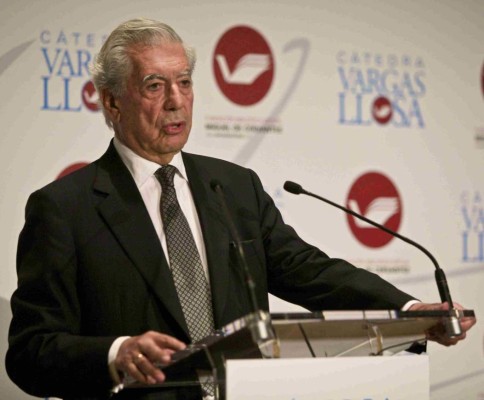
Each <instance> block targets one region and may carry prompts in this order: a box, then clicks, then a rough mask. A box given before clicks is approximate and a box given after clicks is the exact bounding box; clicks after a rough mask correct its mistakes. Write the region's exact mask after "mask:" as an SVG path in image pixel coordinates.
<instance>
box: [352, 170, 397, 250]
mask: <svg viewBox="0 0 484 400" xmlns="http://www.w3.org/2000/svg"><path fill="white" fill-rule="evenodd" d="M346 206H347V207H348V208H349V209H351V210H353V211H355V212H357V213H358V214H361V215H363V216H364V217H366V218H368V219H370V220H372V221H375V222H377V223H379V224H380V225H383V226H384V227H386V228H388V229H391V230H392V231H398V228H399V227H400V222H401V220H402V202H401V200H400V195H399V194H398V191H397V188H396V187H395V185H394V184H393V182H392V181H391V180H390V179H389V178H388V177H386V176H385V175H383V174H381V173H379V172H368V173H366V174H364V175H362V176H360V177H359V178H358V179H357V180H356V181H355V182H354V183H353V184H352V186H351V189H350V191H349V193H348V197H347V200H346ZM347 221H348V224H349V226H350V229H351V232H353V235H354V236H355V237H356V239H357V240H358V241H359V242H360V243H361V244H363V245H365V246H367V247H372V248H378V247H383V246H385V245H386V244H388V243H389V242H390V241H391V240H392V239H393V236H391V235H389V234H388V233H386V232H383V231H382V230H380V229H378V228H376V227H374V226H372V225H370V224H368V223H366V222H364V221H362V220H360V219H358V218H355V217H353V216H352V215H349V214H348V215H347Z"/></svg>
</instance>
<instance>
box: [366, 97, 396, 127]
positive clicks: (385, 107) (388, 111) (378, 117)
mask: <svg viewBox="0 0 484 400" xmlns="http://www.w3.org/2000/svg"><path fill="white" fill-rule="evenodd" d="M371 113H372V115H373V118H374V119H375V121H376V122H378V123H379V124H382V125H384V124H387V123H388V122H389V121H390V120H391V119H392V115H393V108H392V103H391V102H390V100H388V99H387V98H386V97H383V96H381V97H378V98H377V99H376V100H375V101H374V102H373V108H372V110H371Z"/></svg>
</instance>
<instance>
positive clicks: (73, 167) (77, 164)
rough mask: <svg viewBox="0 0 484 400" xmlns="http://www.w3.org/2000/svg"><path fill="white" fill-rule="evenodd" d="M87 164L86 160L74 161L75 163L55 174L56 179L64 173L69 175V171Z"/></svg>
mask: <svg viewBox="0 0 484 400" xmlns="http://www.w3.org/2000/svg"><path fill="white" fill-rule="evenodd" d="M88 164H89V163H87V162H78V163H75V164H71V165H69V166H68V167H66V168H64V169H63V170H62V172H61V173H60V174H59V175H57V178H56V179H60V178H62V177H64V176H66V175H69V174H70V173H72V172H74V171H77V170H78V169H80V168H82V167H85V166H86V165H88Z"/></svg>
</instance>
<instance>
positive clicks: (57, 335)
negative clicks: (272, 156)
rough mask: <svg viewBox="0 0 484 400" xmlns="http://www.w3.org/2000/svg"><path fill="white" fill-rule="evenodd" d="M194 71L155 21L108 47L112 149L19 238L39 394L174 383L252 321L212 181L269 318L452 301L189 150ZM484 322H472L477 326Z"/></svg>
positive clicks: (21, 333)
mask: <svg viewBox="0 0 484 400" xmlns="http://www.w3.org/2000/svg"><path fill="white" fill-rule="evenodd" d="M194 65H195V55H194V52H193V50H192V49H190V48H189V47H187V46H186V45H184V43H183V42H182V40H181V39H180V37H179V36H178V35H177V34H176V33H175V32H174V31H173V30H172V29H171V28H170V27H169V26H167V25H165V24H162V23H159V22H157V21H151V20H146V19H135V20H131V21H128V22H126V23H124V24H121V25H120V26H119V27H117V28H116V29H115V30H114V31H113V32H112V34H111V35H110V36H109V38H108V39H107V41H106V42H105V44H104V45H103V47H102V49H101V52H100V54H99V55H98V57H97V59H96V62H95V64H94V67H93V76H94V82H95V85H96V87H97V90H98V92H99V95H100V98H101V102H102V106H103V112H104V116H105V119H106V122H107V124H108V126H110V127H112V129H113V130H114V139H113V140H112V142H111V144H110V145H109V148H108V150H107V151H106V153H105V154H104V155H103V156H102V157H101V158H99V159H98V160H97V161H95V162H93V163H92V164H90V165H89V166H87V167H85V168H83V169H81V170H79V171H77V172H75V173H73V174H71V175H69V176H67V177H65V178H63V179H61V180H59V181H56V182H53V183H51V184H50V185H47V186H46V187H44V188H42V189H40V190H38V191H36V192H35V193H33V194H32V195H31V197H30V198H29V201H28V204H27V208H26V222H25V226H24V228H23V230H22V232H21V235H20V238H19V245H18V278H19V284H18V289H17V290H16V291H15V293H14V295H13V296H12V310H13V319H12V324H11V327H10V336H9V341H10V342H9V343H10V347H9V350H8V353H7V358H6V364H7V371H8V373H9V376H10V377H11V378H12V380H13V381H14V382H16V383H17V384H18V385H19V386H20V387H21V388H22V389H23V390H25V391H26V392H28V393H30V394H33V395H36V396H56V397H62V398H64V399H68V398H79V399H80V398H86V399H87V398H89V399H94V398H96V399H103V398H107V397H108V396H109V394H110V390H111V389H112V388H113V387H114V386H115V385H116V384H117V383H119V379H120V377H121V376H123V375H126V374H129V375H130V376H131V377H133V378H134V379H136V380H137V381H139V382H142V383H145V384H155V383H160V382H163V380H164V379H165V376H164V374H163V373H162V372H161V371H160V370H159V369H158V368H156V366H155V364H160V363H161V364H168V363H170V361H171V356H172V355H173V353H174V352H176V351H178V350H182V349H184V348H185V346H186V344H187V343H190V342H193V341H198V340H200V339H201V338H203V337H204V336H207V335H209V334H210V333H211V332H213V331H214V329H217V328H219V327H221V326H224V325H225V324H227V323H229V322H231V321H233V320H235V319H237V318H239V317H241V316H244V315H246V314H247V313H249V312H250V310H251V307H250V301H249V300H248V298H247V296H246V294H245V289H244V287H245V286H244V285H245V284H244V277H243V274H242V273H241V271H240V268H239V267H238V265H237V257H236V248H235V246H234V245H233V240H234V238H232V237H231V235H230V233H229V230H228V229H227V227H226V223H225V219H224V215H223V214H222V212H221V204H220V198H219V197H218V196H217V194H216V193H214V191H213V190H212V189H211V187H210V182H211V181H212V180H213V179H216V180H217V181H219V182H221V184H222V185H223V187H224V191H225V195H226V199H227V203H228V206H229V208H230V211H231V213H232V215H233V216H234V219H235V224H236V227H237V230H238V231H239V233H240V235H241V237H242V244H243V246H244V247H245V252H246V254H247V257H248V265H249V267H250V269H251V274H252V276H253V278H254V281H255V284H256V297H257V301H258V303H259V305H260V307H261V308H262V309H266V310H267V309H268V293H272V294H274V295H276V296H279V297H281V298H282V299H285V300H287V301H290V302H293V303H297V304H300V305H302V306H304V307H306V308H307V309H310V310H320V309H370V308H373V309H377V308H378V309H382V308H383V309H401V308H405V309H409V308H412V307H414V308H427V309H428V308H432V309H444V308H445V307H446V305H445V304H443V305H425V304H421V303H418V302H416V301H415V299H414V298H413V297H411V296H409V295H407V294H405V293H403V292H401V291H399V290H398V289H396V288H395V287H393V286H392V285H390V284H389V283H387V282H386V281H384V280H382V279H381V278H379V277H378V276H376V275H374V274H371V273H369V272H367V271H365V270H362V269H358V268H355V267H353V266H352V265H350V264H348V263H346V262H344V261H342V260H337V259H331V258H329V257H328V256H327V255H326V254H324V253H323V252H321V251H320V250H318V249H317V248H315V247H313V246H311V245H309V244H307V243H305V242H304V241H303V240H301V239H300V238H299V237H298V236H297V234H296V233H295V232H294V230H293V229H292V228H291V227H289V226H287V225H285V224H284V222H283V220H282V218H281V215H280V213H279V211H278V210H277V208H276V207H275V205H274V203H273V201H272V199H271V198H270V197H269V196H268V195H267V194H266V193H265V192H264V191H263V189H262V185H261V182H260V181H259V179H258V177H257V175H256V174H255V173H254V172H253V171H251V170H249V169H246V168H242V167H240V166H236V165H234V164H232V163H229V162H225V161H222V160H218V159H214V158H209V157H204V156H198V155H194V154H188V153H185V152H182V149H183V147H184V145H185V143H186V142H187V140H188V136H189V133H190V130H191V126H192V107H193V85H192V72H193V68H194ZM474 322H475V321H474V320H473V319H468V320H463V330H464V332H465V331H466V330H468V329H469V328H470V327H471V326H472V325H473V324H474ZM463 336H464V335H463ZM463 336H462V337H459V338H455V339H447V338H445V337H444V336H438V337H436V339H437V340H439V341H441V342H443V343H444V344H447V345H448V344H454V343H456V342H457V341H458V340H459V339H462V338H463ZM121 396H124V397H127V395H123V391H122V392H121ZM133 396H135V397H133V398H138V397H137V396H138V395H133ZM147 396H152V397H149V398H160V399H170V398H173V399H178V398H180V399H181V398H200V397H201V391H200V390H199V388H196V390H193V389H191V390H188V391H186V392H183V391H180V390H175V391H161V390H156V391H154V392H153V393H148V394H147Z"/></svg>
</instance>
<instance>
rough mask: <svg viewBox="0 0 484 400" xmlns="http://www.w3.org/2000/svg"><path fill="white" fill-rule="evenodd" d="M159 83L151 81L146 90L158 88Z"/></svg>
mask: <svg viewBox="0 0 484 400" xmlns="http://www.w3.org/2000/svg"><path fill="white" fill-rule="evenodd" d="M160 86H161V85H160V83H158V82H153V83H150V84H149V85H148V90H157V89H159V88H160Z"/></svg>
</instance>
